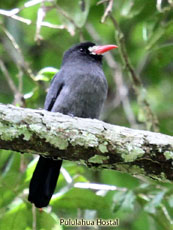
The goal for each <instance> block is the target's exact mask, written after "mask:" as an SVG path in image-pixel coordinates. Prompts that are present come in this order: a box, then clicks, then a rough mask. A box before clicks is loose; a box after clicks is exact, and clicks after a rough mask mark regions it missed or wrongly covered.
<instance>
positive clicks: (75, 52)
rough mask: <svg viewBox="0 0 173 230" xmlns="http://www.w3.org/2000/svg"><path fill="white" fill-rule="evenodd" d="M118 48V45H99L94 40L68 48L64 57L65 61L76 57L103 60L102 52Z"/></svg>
mask: <svg viewBox="0 0 173 230" xmlns="http://www.w3.org/2000/svg"><path fill="white" fill-rule="evenodd" d="M115 48H118V46H116V45H99V46H97V45H96V44H94V43H92V42H83V43H80V44H78V45H75V46H73V47H71V48H70V49H68V50H67V51H66V52H65V54H64V58H63V63H66V62H67V61H73V60H75V59H78V60H82V59H86V60H94V61H98V62H101V61H102V57H103V56H102V54H104V53H106V52H107V51H109V50H112V49H115Z"/></svg>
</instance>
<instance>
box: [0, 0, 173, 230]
mask: <svg viewBox="0 0 173 230" xmlns="http://www.w3.org/2000/svg"><path fill="white" fill-rule="evenodd" d="M82 41H93V42H95V43H96V44H116V45H118V46H119V48H118V49H116V50H113V51H111V52H109V54H106V55H105V57H104V62H103V69H104V72H105V75H106V77H107V81H108V85H109V92H108V97H107V101H106V103H105V106H104V110H103V112H102V115H101V119H102V120H104V121H105V122H108V123H111V124H116V125H121V126H126V127H131V128H136V129H143V130H144V129H147V130H151V131H159V132H161V133H164V134H168V135H172V134H173V106H172V104H173V103H172V102H173V93H172V92H173V61H172V60H173V1H172V0H146V1H140V0H126V1H121V0H101V1H96V0H92V1H91V0H90V1H89V0H73V1H69V0H68V1H67V0H63V1H62V0H31V1H24V0H20V1H19V0H17V1H10V0H6V1H4V2H2V1H1V2H0V103H3V104H13V105H16V106H21V107H28V108H33V109H38V108H43V105H44V100H45V95H46V91H47V89H48V87H49V84H50V80H51V79H52V77H53V76H54V74H55V73H56V72H57V71H58V69H59V68H60V66H61V61H62V57H63V53H64V51H66V50H67V49H68V48H69V47H70V46H72V45H74V44H76V43H79V42H82ZM36 161H37V157H35V156H33V155H29V154H24V155H21V154H20V153H13V152H12V151H5V150H0V229H3V230H8V229H9V230H13V229H16V230H20V229H21V230H23V229H26V230H30V229H32V230H36V229H37V230H38V229H41V230H43V229H45V230H59V229H74V227H70V226H60V224H59V218H60V217H63V218H66V219H68V218H72V219H75V218H79V219H80V218H84V219H91V220H93V219H96V218H103V219H115V218H119V227H117V228H118V229H120V230H126V229H128V230H130V229H133V230H145V229H148V230H156V229H157V230H171V229H173V185H172V184H171V183H160V182H157V181H152V180H149V179H148V178H139V177H132V176H130V175H128V174H122V173H120V172H116V171H111V170H98V171H94V170H91V169H88V168H87V167H85V166H82V165H80V164H76V163H73V162H68V161H64V164H63V169H62V173H61V175H60V178H59V183H58V186H57V188H56V193H55V196H54V197H53V199H52V201H51V203H50V206H49V207H48V208H45V209H44V210H43V211H42V212H40V211H39V210H37V209H35V208H34V207H32V205H31V204H30V203H29V202H28V201H27V194H28V185H29V181H30V179H31V176H32V173H33V170H34V167H35V165H36ZM105 184H106V185H113V187H110V186H107V187H105V186H103V185H105ZM92 228H93V229H102V227H99V226H96V227H92ZM78 229H90V228H89V227H85V228H84V227H79V228H78ZM104 229H110V227H104ZM112 229H115V227H112Z"/></svg>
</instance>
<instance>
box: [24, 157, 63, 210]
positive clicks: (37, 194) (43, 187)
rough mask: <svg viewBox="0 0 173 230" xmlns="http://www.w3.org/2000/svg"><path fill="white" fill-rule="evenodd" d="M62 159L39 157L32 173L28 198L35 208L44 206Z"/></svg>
mask: <svg viewBox="0 0 173 230" xmlns="http://www.w3.org/2000/svg"><path fill="white" fill-rule="evenodd" d="M61 165H62V160H53V159H51V158H43V157H41V156H40V159H39V161H38V163H37V166H36V168H35V171H34V173H33V176H32V179H31V182H30V186H29V196H28V200H29V201H30V202H31V203H34V204H35V206H36V207H37V208H42V207H46V206H47V205H48V204H49V201H50V199H51V197H52V195H53V192H54V190H55V187H56V183H57V180H58V176H59V173H60V168H61Z"/></svg>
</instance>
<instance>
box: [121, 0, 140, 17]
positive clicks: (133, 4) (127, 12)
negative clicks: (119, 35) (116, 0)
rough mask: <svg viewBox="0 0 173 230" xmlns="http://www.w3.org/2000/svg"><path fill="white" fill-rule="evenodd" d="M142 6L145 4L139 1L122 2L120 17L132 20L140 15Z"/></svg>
mask: <svg viewBox="0 0 173 230" xmlns="http://www.w3.org/2000/svg"><path fill="white" fill-rule="evenodd" d="M144 6H145V2H143V1H142V2H141V1H140V0H135V1H126V2H124V5H123V8H122V15H123V16H126V17H127V18H133V17H134V16H136V15H138V14H140V12H141V11H142V9H143V8H144Z"/></svg>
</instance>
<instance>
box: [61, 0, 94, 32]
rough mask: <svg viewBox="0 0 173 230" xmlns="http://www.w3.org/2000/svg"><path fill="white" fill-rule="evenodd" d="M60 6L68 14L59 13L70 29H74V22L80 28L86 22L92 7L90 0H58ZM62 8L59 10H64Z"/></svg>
mask: <svg viewBox="0 0 173 230" xmlns="http://www.w3.org/2000/svg"><path fill="white" fill-rule="evenodd" d="M58 6H60V7H61V9H62V10H63V11H64V12H65V14H66V15H68V16H63V13H62V14H61V13H60V14H59V16H60V19H61V20H62V22H63V24H65V25H66V26H67V27H68V28H69V30H70V31H73V30H74V28H73V27H74V24H75V25H76V26H77V27H79V28H81V27H82V26H83V25H84V24H85V22H86V20H87V17H88V13H89V8H90V1H89V0H73V1H69V0H63V1H58ZM62 10H59V12H62ZM65 14H64V15H65ZM72 33H73V32H72Z"/></svg>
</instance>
